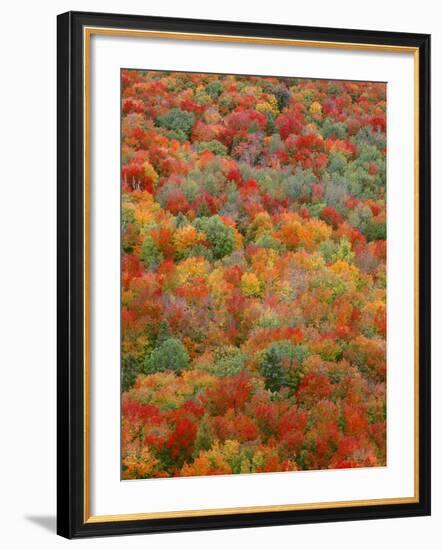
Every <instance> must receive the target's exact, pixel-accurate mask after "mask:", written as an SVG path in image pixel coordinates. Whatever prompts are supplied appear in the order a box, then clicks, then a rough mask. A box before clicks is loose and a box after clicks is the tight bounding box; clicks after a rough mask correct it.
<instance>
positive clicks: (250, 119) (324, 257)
mask: <svg viewBox="0 0 442 550" xmlns="http://www.w3.org/2000/svg"><path fill="white" fill-rule="evenodd" d="M385 161H386V87H385V84H382V83H368V82H345V81H341V82H335V81H327V80H306V79H296V78H272V77H250V76H247V77H245V76H229V75H208V74H190V73H189V74H187V73H169V72H156V71H137V70H124V71H123V72H122V173H121V183H122V212H121V226H122V227H121V230H122V279H121V284H122V390H123V395H122V472H123V477H124V478H125V479H137V478H149V477H171V476H197V475H215V474H234V473H252V472H275V471H278V472H281V471H293V470H311V469H329V468H355V467H369V466H383V465H385V464H386V204H385V199H386V181H385V178H386V169H385Z"/></svg>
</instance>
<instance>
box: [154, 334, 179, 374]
mask: <svg viewBox="0 0 442 550" xmlns="http://www.w3.org/2000/svg"><path fill="white" fill-rule="evenodd" d="M188 365H189V356H188V354H187V350H186V348H185V347H184V345H183V344H182V342H181V341H180V340H178V338H167V339H166V340H164V341H163V342H162V343H161V344H160V345H159V346H158V347H156V348H155V349H154V350H153V351H152V352H151V353H150V354H149V355H147V356H146V358H145V360H144V372H145V373H146V374H152V373H154V372H163V371H165V370H171V371H173V372H175V373H177V374H179V373H180V372H181V371H183V370H185V369H186V368H187V367H188Z"/></svg>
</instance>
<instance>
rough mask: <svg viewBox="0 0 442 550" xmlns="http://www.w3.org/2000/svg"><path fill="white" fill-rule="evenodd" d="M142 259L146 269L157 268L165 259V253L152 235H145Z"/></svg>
mask: <svg viewBox="0 0 442 550" xmlns="http://www.w3.org/2000/svg"><path fill="white" fill-rule="evenodd" d="M141 261H142V262H143V264H144V266H145V268H146V269H152V268H155V267H157V265H158V264H160V263H161V262H162V261H163V255H162V254H161V252H160V251H159V249H158V246H157V245H156V243H155V241H154V240H153V239H152V237H151V235H146V236H145V237H144V241H143V244H142V245H141Z"/></svg>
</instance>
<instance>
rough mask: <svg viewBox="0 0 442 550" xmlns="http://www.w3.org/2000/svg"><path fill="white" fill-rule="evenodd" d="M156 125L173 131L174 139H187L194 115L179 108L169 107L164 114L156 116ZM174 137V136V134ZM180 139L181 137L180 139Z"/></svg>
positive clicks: (193, 121)
mask: <svg viewBox="0 0 442 550" xmlns="http://www.w3.org/2000/svg"><path fill="white" fill-rule="evenodd" d="M157 124H158V126H161V127H162V128H167V129H168V130H171V131H172V132H175V134H176V139H180V138H183V137H184V139H189V136H190V132H191V130H192V128H193V125H194V124H195V115H194V114H193V113H189V112H188V111H182V110H181V109H177V108H174V109H171V110H170V111H168V112H167V113H166V114H165V115H161V116H159V117H158V118H157ZM174 137H175V136H174ZM180 141H182V139H180Z"/></svg>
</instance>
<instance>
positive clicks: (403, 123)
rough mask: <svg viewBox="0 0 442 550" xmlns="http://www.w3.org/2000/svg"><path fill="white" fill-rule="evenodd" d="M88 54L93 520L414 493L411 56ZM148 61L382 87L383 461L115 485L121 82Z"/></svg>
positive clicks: (104, 45) (308, 51)
mask: <svg viewBox="0 0 442 550" xmlns="http://www.w3.org/2000/svg"><path fill="white" fill-rule="evenodd" d="M152 52H154V54H152ZM91 57H92V65H91V72H92V75H93V77H92V102H91V135H92V142H91V151H92V171H91V172H92V179H91V193H92V200H91V205H92V206H91V213H92V214H91V223H92V273H93V276H92V288H91V301H92V303H91V311H92V312H94V313H93V315H92V323H91V325H92V334H93V336H92V353H91V379H92V384H91V386H92V399H91V401H92V407H91V418H92V422H91V428H92V437H91V440H92V441H91V448H92V460H91V493H92V499H91V500H92V502H91V513H92V515H98V516H99V515H113V514H123V513H125V514H129V513H139V512H155V511H157V512H162V511H175V510H197V509H199V510H201V509H212V508H232V507H240V506H265V505H272V504H273V505H277V504H289V503H290V504H299V503H312V502H331V501H338V500H366V499H379V498H395V497H405V496H413V494H414V492H413V483H414V471H413V457H414V448H413V435H414V434H413V430H412V429H411V427H412V426H413V422H414V408H413V397H414V385H413V381H414V347H413V340H414V338H413V329H414V323H413V305H414V304H413V301H414V292H413V259H414V254H413V252H414V232H413V217H414V208H413V197H414V167H413V150H414V140H413V124H414V91H413V90H414V86H413V84H414V64H413V55H412V54H398V53H383V54H379V53H376V52H363V51H360V52H357V53H355V52H349V51H344V50H323V49H318V48H293V47H275V46H273V47H268V46H257V45H250V44H228V43H226V44H220V43H217V44H213V43H210V42H200V43H194V42H188V41H185V42H183V41H178V40H158V39H151V40H147V39H146V38H135V39H134V38H121V37H111V36H93V38H92V56H91ZM324 59H326V62H324ZM146 63H149V68H155V69H167V68H169V67H172V66H173V67H174V68H175V69H179V70H186V71H198V72H207V71H212V72H220V73H236V74H244V73H245V72H250V73H252V74H259V73H261V74H274V75H289V76H290V75H295V76H298V77H302V76H304V77H308V76H315V77H321V78H330V77H333V78H345V79H354V80H362V79H366V80H369V81H370V80H372V81H373V80H378V81H384V82H388V84H387V128H388V132H387V135H388V142H387V149H388V154H389V157H388V162H387V182H388V186H387V193H388V197H387V233H388V265H387V279H388V280H389V281H394V283H393V284H389V285H388V288H387V302H388V307H387V311H388V316H387V327H388V345H387V369H388V388H387V393H388V395H387V407H388V408H387V418H388V422H387V445H388V448H387V461H388V467H387V468H362V469H360V468H354V469H352V470H328V471H320V472H312V471H311V472H290V473H287V472H285V473H272V474H262V475H239V476H208V477H190V478H180V479H174V480H169V479H150V480H138V481H131V482H128V481H125V482H121V481H120V434H119V430H118V429H115V427H116V426H118V425H119V423H120V289H119V286H120V248H119V235H120V211H119V209H120V155H119V150H120V86H119V80H120V68H121V67H128V66H131V67H138V68H146ZM103 388H106V391H103ZM110 428H111V429H110ZM112 428H113V429H112Z"/></svg>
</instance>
